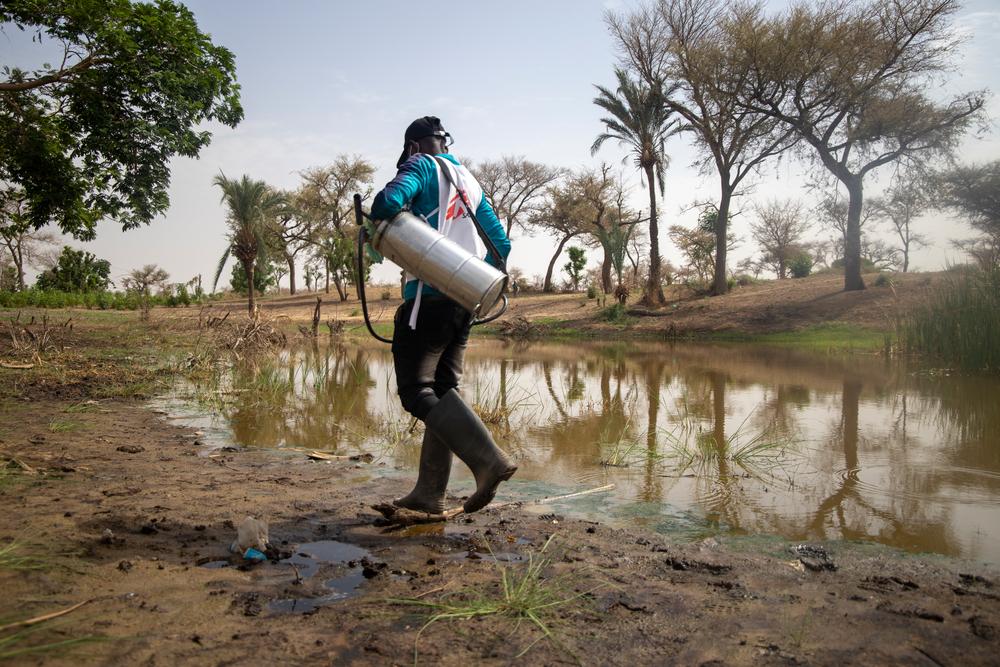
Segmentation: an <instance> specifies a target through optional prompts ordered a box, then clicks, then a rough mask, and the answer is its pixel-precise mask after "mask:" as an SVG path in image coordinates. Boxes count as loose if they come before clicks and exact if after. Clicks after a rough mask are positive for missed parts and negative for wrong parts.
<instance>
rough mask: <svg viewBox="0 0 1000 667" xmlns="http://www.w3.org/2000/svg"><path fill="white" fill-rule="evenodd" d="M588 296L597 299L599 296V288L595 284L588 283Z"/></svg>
mask: <svg viewBox="0 0 1000 667" xmlns="http://www.w3.org/2000/svg"><path fill="white" fill-rule="evenodd" d="M587 298H588V299H596V298H597V288H596V287H594V286H593V285H587Z"/></svg>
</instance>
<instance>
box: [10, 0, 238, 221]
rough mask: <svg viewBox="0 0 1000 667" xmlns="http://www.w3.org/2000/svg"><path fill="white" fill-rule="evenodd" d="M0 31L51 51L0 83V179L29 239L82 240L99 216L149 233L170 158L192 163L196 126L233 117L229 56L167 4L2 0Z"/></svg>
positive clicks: (202, 141)
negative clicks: (59, 234) (55, 229)
mask: <svg viewBox="0 0 1000 667" xmlns="http://www.w3.org/2000/svg"><path fill="white" fill-rule="evenodd" d="M0 23H3V24H7V25H13V26H15V27H16V28H17V29H18V30H19V31H22V32H27V33H31V35H32V39H31V46H32V47H33V48H35V49H39V50H45V49H51V48H52V46H55V47H56V48H58V49H59V51H60V55H59V56H57V57H56V59H55V60H54V62H56V63H58V65H57V66H55V67H53V66H50V65H48V64H45V65H42V66H41V67H40V68H37V69H26V68H21V67H17V66H16V65H15V64H13V63H11V64H9V66H8V67H5V68H4V69H3V72H2V80H0V181H3V182H5V183H7V184H11V185H14V186H16V187H19V188H21V189H23V190H24V192H25V193H26V202H25V203H26V212H27V215H28V218H29V220H30V221H31V225H32V227H34V228H35V229H37V228H40V227H42V226H43V225H46V224H48V223H49V222H54V223H56V224H58V225H59V227H60V228H61V229H62V231H63V232H65V233H68V234H73V235H74V236H76V237H77V238H78V239H81V240H90V239H92V238H93V237H94V234H95V227H96V224H97V221H98V220H100V219H102V218H110V219H113V220H115V221H117V222H119V223H121V225H122V226H123V228H125V229H129V228H132V227H136V226H138V225H141V224H144V223H148V222H149V221H151V220H152V219H153V218H155V217H156V216H157V215H160V214H162V213H163V212H165V211H166V210H167V207H168V205H169V199H168V196H167V189H168V186H169V181H170V168H169V164H170V160H171V159H172V158H173V157H175V156H185V157H195V156H197V155H198V153H199V152H200V151H201V149H202V148H204V147H205V146H206V145H207V144H208V143H209V141H210V139H211V132H209V131H207V130H206V129H205V122H206V121H217V122H220V123H223V124H225V125H228V126H230V127H234V126H235V125H236V124H237V123H239V121H240V120H241V119H242V118H243V109H242V108H241V107H240V102H239V85H238V84H237V83H236V79H235V64H234V60H233V54H232V53H230V52H229V51H228V50H226V49H225V48H222V47H220V46H216V45H215V44H213V43H212V41H211V39H210V38H209V36H208V35H207V34H205V33H203V32H201V31H200V30H199V29H198V25H197V23H196V22H195V19H194V15H193V14H192V13H191V11H190V10H189V9H188V8H186V7H185V6H184V5H182V4H180V3H178V2H173V1H172V0H156V1H155V2H137V1H133V0H46V1H45V2H38V0H5V1H4V2H3V3H0ZM25 41H27V40H25ZM26 50H27V51H29V52H30V50H29V49H26ZM47 53H48V51H46V54H47ZM33 55H34V56H36V57H37V60H38V61H41V60H43V59H44V58H45V56H44V55H43V54H42V53H35V54H33ZM5 61H6V58H5Z"/></svg>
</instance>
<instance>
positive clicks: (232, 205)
mask: <svg viewBox="0 0 1000 667" xmlns="http://www.w3.org/2000/svg"><path fill="white" fill-rule="evenodd" d="M212 184H213V185H217V186H219V188H220V189H221V190H222V200H221V201H222V202H223V203H224V204H225V205H226V208H227V209H228V211H227V215H226V224H227V225H228V226H229V235H228V241H229V245H228V246H227V247H226V251H225V252H224V253H222V257H221V258H220V259H219V265H218V267H217V268H216V270H215V280H214V282H213V283H212V289H215V286H216V285H218V284H219V276H220V275H222V269H223V268H225V266H226V261H227V260H228V259H229V256H230V255H233V256H234V257H236V259H237V260H239V262H240V264H242V265H243V272H244V274H245V275H246V277H247V286H248V289H247V312H249V314H250V315H251V316H253V314H254V306H255V302H254V287H253V286H254V280H253V279H254V264H255V263H256V262H257V258H258V255H259V254H261V253H264V252H266V251H267V243H268V240H269V236H270V235H271V234H273V226H274V223H275V219H276V218H277V216H278V215H279V214H280V213H281V210H282V209H283V208H284V207H285V205H286V200H285V197H284V196H283V195H282V194H281V193H280V192H276V191H275V190H272V189H271V188H270V187H268V185H267V183H265V182H264V181H258V180H254V179H251V178H250V177H249V176H247V175H246V174H244V175H243V177H242V178H240V180H232V179H229V178H226V176H225V174H219V175H218V176H216V177H215V178H214V179H213V180H212Z"/></svg>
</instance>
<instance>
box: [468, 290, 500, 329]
mask: <svg viewBox="0 0 1000 667" xmlns="http://www.w3.org/2000/svg"><path fill="white" fill-rule="evenodd" d="M500 299H501V301H503V305H502V306H500V310H498V311H497V312H496V313H494V314H493V315H490V316H489V317H484V318H483V319H481V320H472V326H474V327H475V326H478V325H480V324H487V323H489V322H492V321H493V320H495V319H496V318H498V317H500V316H501V315H503V314H504V313H506V312H507V295H506V294H501V295H500ZM494 305H496V304H494Z"/></svg>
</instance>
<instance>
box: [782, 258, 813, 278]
mask: <svg viewBox="0 0 1000 667" xmlns="http://www.w3.org/2000/svg"><path fill="white" fill-rule="evenodd" d="M812 268H813V258H812V255H810V254H809V253H807V252H800V253H798V254H797V255H795V256H794V257H792V259H791V260H790V261H789V262H788V270H789V271H791V272H792V278H805V277H806V276H808V275H809V274H810V273H812Z"/></svg>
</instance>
